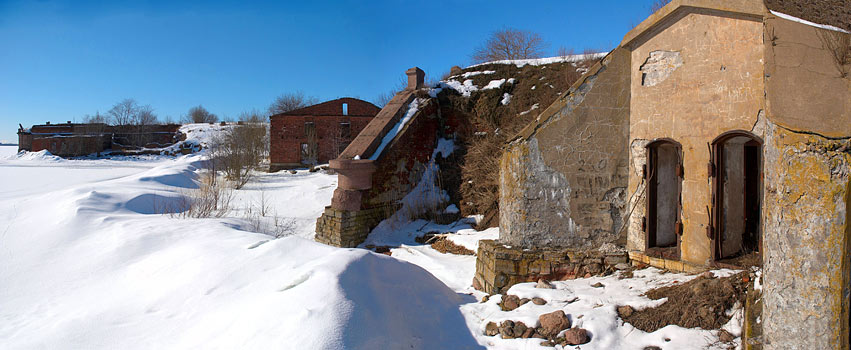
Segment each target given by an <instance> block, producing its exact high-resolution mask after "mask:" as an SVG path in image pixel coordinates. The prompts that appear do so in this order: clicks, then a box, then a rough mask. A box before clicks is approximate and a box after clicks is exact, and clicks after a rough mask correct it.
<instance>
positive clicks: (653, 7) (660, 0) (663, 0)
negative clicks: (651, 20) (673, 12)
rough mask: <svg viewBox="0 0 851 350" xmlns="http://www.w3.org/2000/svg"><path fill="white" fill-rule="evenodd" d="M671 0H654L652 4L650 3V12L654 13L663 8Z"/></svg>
mask: <svg viewBox="0 0 851 350" xmlns="http://www.w3.org/2000/svg"><path fill="white" fill-rule="evenodd" d="M669 2H671V0H654V1H653V3H652V4H650V13H651V14H654V13H656V11H659V10H661V9H662V8H663V7H665V5H667V4H668V3H669Z"/></svg>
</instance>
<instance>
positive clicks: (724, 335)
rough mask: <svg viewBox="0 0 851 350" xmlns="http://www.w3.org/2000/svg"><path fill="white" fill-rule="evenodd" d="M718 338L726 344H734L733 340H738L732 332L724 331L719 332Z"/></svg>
mask: <svg viewBox="0 0 851 350" xmlns="http://www.w3.org/2000/svg"><path fill="white" fill-rule="evenodd" d="M718 338H719V339H721V341H722V342H724V343H732V342H733V339H736V337H734V336H733V335H732V334H730V332H727V331H726V330H724V329H722V330H720V331H718Z"/></svg>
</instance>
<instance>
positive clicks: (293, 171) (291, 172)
mask: <svg viewBox="0 0 851 350" xmlns="http://www.w3.org/2000/svg"><path fill="white" fill-rule="evenodd" d="M288 172H289V173H290V174H293V175H295V174H296V173H298V172H297V171H295V170H289V171H288Z"/></svg>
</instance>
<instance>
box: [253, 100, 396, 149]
mask: <svg viewBox="0 0 851 350" xmlns="http://www.w3.org/2000/svg"><path fill="white" fill-rule="evenodd" d="M343 103H347V104H348V112H349V115H342V112H343V108H342V105H343ZM379 110H380V109H378V107H375V105H373V104H371V103H369V102H366V101H361V100H357V99H353V98H341V99H338V100H333V101H328V102H324V103H320V104H318V105H314V106H311V107H307V108H302V109H299V110H296V111H293V112H290V113H285V114H278V115H274V116H272V117H271V119H272V120H271V124H270V128H271V129H270V148H269V152H270V160H271V163H272V164H273V165H274V164H276V163H277V164H290V165H296V164H300V163H301V144H302V143H307V137H306V134H305V123H308V122H313V123H314V125H315V128H316V138H317V140H316V142H317V147H318V152H319V154H318V162H319V163H328V161H329V160H331V159H334V158H336V156H337V155H338V154H339V153H340V152H341V151H342V150H343V149H345V147H346V145H348V144H349V142H351V141H352V139H354V138H355V136H357V135H358V133H360V132H361V130H363V128H364V127H366V125H367V124H368V123H369V121H370V120H372V118H373V117H375V114H378V111H379ZM308 112H309V113H315V114H306V113H308ZM303 113H304V114H303ZM331 113H336V114H331ZM364 113H371V114H364ZM340 123H349V125H350V132H349V136H348V137H342V135H341V126H340Z"/></svg>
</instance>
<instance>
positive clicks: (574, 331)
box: [564, 328, 590, 345]
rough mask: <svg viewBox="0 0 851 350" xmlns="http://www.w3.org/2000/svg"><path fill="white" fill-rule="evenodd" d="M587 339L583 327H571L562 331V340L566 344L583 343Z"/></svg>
mask: <svg viewBox="0 0 851 350" xmlns="http://www.w3.org/2000/svg"><path fill="white" fill-rule="evenodd" d="M589 340H590V339H588V331H586V330H585V329H583V328H571V329H568V330H567V332H564V342H565V343H566V344H567V345H579V344H585V343H587V342H588V341H589Z"/></svg>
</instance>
